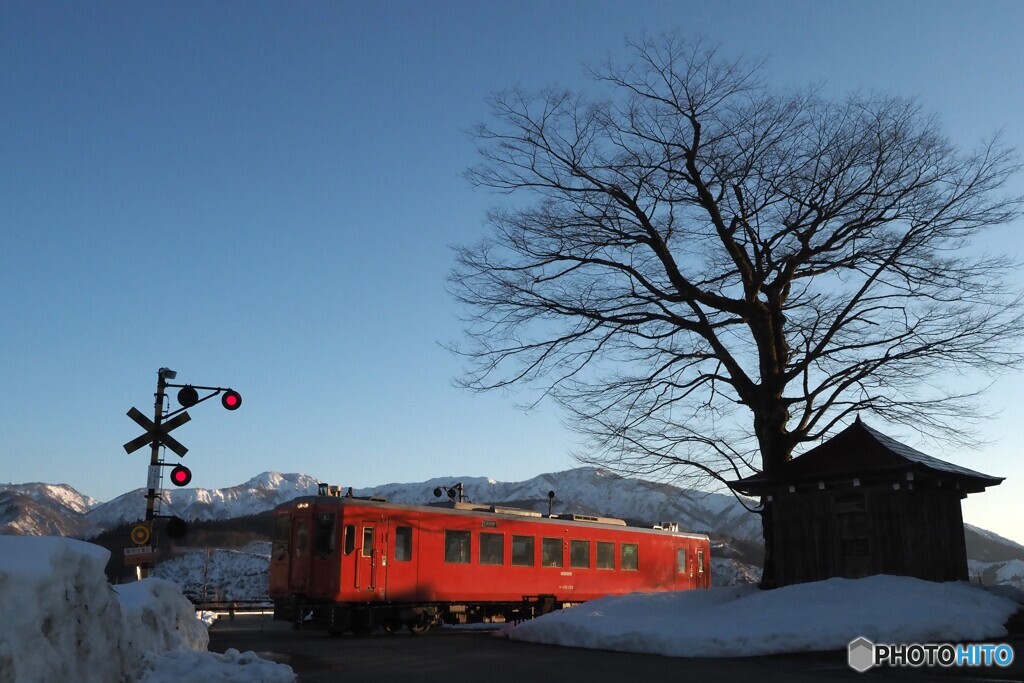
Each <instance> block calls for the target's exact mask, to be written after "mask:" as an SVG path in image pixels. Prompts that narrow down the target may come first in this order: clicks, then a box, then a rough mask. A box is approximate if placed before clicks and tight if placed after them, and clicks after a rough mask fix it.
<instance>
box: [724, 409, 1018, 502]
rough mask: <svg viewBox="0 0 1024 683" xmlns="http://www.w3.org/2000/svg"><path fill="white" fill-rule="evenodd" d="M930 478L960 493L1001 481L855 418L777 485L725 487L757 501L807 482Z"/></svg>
mask: <svg viewBox="0 0 1024 683" xmlns="http://www.w3.org/2000/svg"><path fill="white" fill-rule="evenodd" d="M913 471H924V472H930V473H932V474H934V475H935V476H937V477H939V478H941V479H947V480H952V481H955V482H957V484H958V485H959V486H960V489H961V490H962V491H965V492H967V493H977V492H979V491H984V490H985V487H987V486H995V485H997V484H999V483H1000V482H1002V481H1003V477H993V476H990V475H987V474H982V473H981V472H975V471H974V470H971V469H968V468H966V467H961V466H959V465H954V464H953V463H949V462H946V461H944V460H939V459H938V458H933V457H932V456H930V455H926V454H924V453H922V452H921V451H919V450H917V449H914V448H911V447H910V446H908V445H906V444H904V443H900V442H899V441H897V440H896V439H893V438H892V437H890V436H886V435H885V434H882V433H881V432H879V431H878V430H876V429H872V428H871V427H869V426H867V425H866V424H864V422H862V421H861V419H860V417H858V418H857V419H856V421H854V423H853V424H852V425H850V426H849V427H847V428H846V429H844V430H843V431H841V432H839V433H838V434H836V435H835V436H834V437H832V438H831V439H829V440H828V441H826V442H825V443H823V444H821V445H820V446H816V447H815V448H812V449H811V450H809V451H807V452H806V453H804V454H803V455H800V456H797V457H795V458H793V459H792V460H790V461H789V462H788V463H786V465H785V467H784V468H783V471H782V474H781V476H780V477H779V478H778V479H775V480H772V479H769V478H768V477H766V476H764V475H763V474H755V475H753V476H750V477H745V478H743V479H739V480H737V481H733V482H729V487H730V488H732V489H734V490H736V491H739V492H741V493H745V494H747V495H762V494H764V493H767V492H768V491H769V490H770V489H774V488H777V487H779V486H780V485H781V486H784V485H790V484H798V483H801V482H808V481H823V480H834V479H842V478H853V477H865V476H870V475H879V474H885V473H891V474H892V475H894V476H898V475H901V474H902V473H904V472H913Z"/></svg>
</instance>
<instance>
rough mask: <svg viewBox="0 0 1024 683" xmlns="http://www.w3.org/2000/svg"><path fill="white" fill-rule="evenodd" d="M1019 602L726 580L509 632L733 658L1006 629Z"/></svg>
mask: <svg viewBox="0 0 1024 683" xmlns="http://www.w3.org/2000/svg"><path fill="white" fill-rule="evenodd" d="M1019 608H1020V605H1019V604H1018V603H1016V602H1014V601H1013V600H1010V599H1008V598H1005V597H999V596H997V595H993V594H991V593H989V592H987V591H985V590H983V589H980V588H978V587H976V586H972V585H970V584H968V583H962V582H954V583H941V584H939V583H932V582H929V581H922V580H920V579H913V578H909V577H901V576H872V577H868V578H865V579H857V580H850V579H829V580H828V581H819V582H814V583H805V584H799V585H796V586H787V587H785V588H780V589H777V590H773V591H761V590H759V589H758V588H757V587H755V586H730V587H724V588H713V589H710V590H704V591H686V592H676V593H647V594H633V595H624V596H614V597H606V598H601V599H599V600H593V601H591V602H587V603H584V604H583V605H579V606H577V607H573V608H571V609H566V610H561V611H559V612H554V613H552V614H549V615H546V616H543V617H540V618H538V619H534V620H532V621H528V622H525V623H523V624H520V625H519V626H516V627H512V628H509V629H505V630H504V631H502V633H503V634H505V635H508V637H510V638H512V639H513V640H524V641H531V642H537V643H548V644H552V645H564V646H571V647H585V648H591V649H600V650H620V651H624V652H643V653H652V654H662V655H668V656H673V657H737V656H755V655H768V654H779V653H785V652H809V651H818V650H841V649H844V648H846V647H847V645H848V644H849V642H850V641H851V640H853V639H855V638H857V637H858V636H864V637H866V638H868V639H869V640H871V641H873V642H876V643H915V642H917V643H929V642H930V643H936V642H949V641H954V642H955V641H964V640H982V639H986V638H996V637H999V636H1004V635H1006V629H1005V627H1004V624H1005V623H1006V621H1007V619H1008V618H1009V617H1010V616H1011V615H1012V614H1013V613H1014V612H1016V611H1017V610H1018V609H1019Z"/></svg>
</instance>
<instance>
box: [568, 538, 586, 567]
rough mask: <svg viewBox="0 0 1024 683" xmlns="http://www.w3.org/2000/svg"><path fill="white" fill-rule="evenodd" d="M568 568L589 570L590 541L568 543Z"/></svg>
mask: <svg viewBox="0 0 1024 683" xmlns="http://www.w3.org/2000/svg"><path fill="white" fill-rule="evenodd" d="M569 566H570V567H576V568H577V569H590V541H569Z"/></svg>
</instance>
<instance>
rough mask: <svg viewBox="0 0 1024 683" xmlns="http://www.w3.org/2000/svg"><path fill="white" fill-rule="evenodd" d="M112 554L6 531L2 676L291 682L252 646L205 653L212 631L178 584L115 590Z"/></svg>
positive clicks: (1, 568)
mask: <svg viewBox="0 0 1024 683" xmlns="http://www.w3.org/2000/svg"><path fill="white" fill-rule="evenodd" d="M109 557H110V553H109V552H108V551H107V550H106V549H104V548H101V547H99V546H96V545H92V544H89V543H84V542H82V541H76V540H74V539H69V538H60V537H53V536H0V605H2V609H3V618H2V619H0V681H3V682H4V683H8V682H10V683H51V682H53V683H57V682H60V683H64V682H65V681H76V682H77V683H93V682H95V683H119V682H122V683H128V682H131V681H138V682H140V683H170V682H172V681H173V682H175V683H217V682H227V681H247V682H262V683H291V682H293V681H294V680H295V674H294V673H293V672H292V670H291V668H290V667H288V666H284V665H281V664H277V663H275V662H270V661H267V660H263V659H260V658H259V657H257V656H256V655H255V654H253V653H251V652H250V653H245V654H240V653H238V652H237V651H228V653H226V654H223V655H220V654H215V653H210V652H207V651H206V646H207V644H208V642H209V636H208V634H207V632H206V626H205V624H204V622H202V621H200V620H199V619H198V618H196V613H195V611H194V610H193V608H192V604H191V603H190V602H189V601H188V600H187V599H186V598H185V597H184V596H183V595H182V593H181V590H180V589H179V588H178V587H177V585H175V584H173V583H170V582H169V581H164V580H162V579H145V580H143V581H139V582H136V583H131V584H124V585H121V586H117V587H113V586H111V585H110V584H109V583H107V580H106V576H105V575H104V573H103V570H104V567H105V566H106V564H107V560H108V559H109Z"/></svg>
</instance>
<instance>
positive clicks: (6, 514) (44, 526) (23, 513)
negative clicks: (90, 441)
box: [0, 483, 99, 536]
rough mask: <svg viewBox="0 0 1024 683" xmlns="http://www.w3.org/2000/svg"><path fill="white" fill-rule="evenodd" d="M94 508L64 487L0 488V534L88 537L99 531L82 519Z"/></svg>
mask: <svg viewBox="0 0 1024 683" xmlns="http://www.w3.org/2000/svg"><path fill="white" fill-rule="evenodd" d="M97 505H99V501H98V500H96V499H94V498H90V497H89V496H85V495H82V494H81V493H79V492H78V491H76V490H75V489H73V488H72V487H70V486H68V485H67V484H42V483H32V484H0V534H6V535H16V536H87V535H91V534H94V533H96V532H97V531H98V530H97V529H95V528H94V527H93V526H92V524H91V523H89V522H88V521H87V520H86V519H85V515H86V514H87V513H88V512H89V511H90V510H92V509H93V508H95V507H96V506H97Z"/></svg>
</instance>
